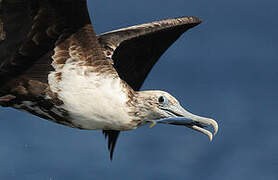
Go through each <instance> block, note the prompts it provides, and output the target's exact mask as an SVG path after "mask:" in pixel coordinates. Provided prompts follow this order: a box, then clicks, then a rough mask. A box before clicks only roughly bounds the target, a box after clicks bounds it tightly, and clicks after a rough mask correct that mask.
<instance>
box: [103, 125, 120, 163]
mask: <svg viewBox="0 0 278 180" xmlns="http://www.w3.org/2000/svg"><path fill="white" fill-rule="evenodd" d="M102 133H103V134H104V137H105V139H107V138H108V144H107V145H108V150H109V152H110V160H111V161H112V160H113V154H114V150H115V146H116V143H117V139H118V137H119V134H120V131H115V130H103V131H102Z"/></svg>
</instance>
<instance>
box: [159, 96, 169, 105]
mask: <svg viewBox="0 0 278 180" xmlns="http://www.w3.org/2000/svg"><path fill="white" fill-rule="evenodd" d="M158 102H159V103H160V104H167V103H168V99H167V98H166V97H164V96H160V97H159V98H158Z"/></svg>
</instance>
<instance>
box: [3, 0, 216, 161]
mask: <svg viewBox="0 0 278 180" xmlns="http://www.w3.org/2000/svg"><path fill="white" fill-rule="evenodd" d="M199 23H201V20H200V19H199V18H196V17H180V18H174V19H167V20H161V21H157V22H152V23H147V24H142V25H137V26H131V27H128V28H123V29H119V30H115V31H111V32H107V33H104V34H100V35H96V34H95V32H94V30H93V27H92V25H91V21H90V18H89V14H88V10H87V5H86V1H85V0H59V1H56V0H41V1H37V0H13V1H9V0H2V1H0V105H1V106H3V107H13V108H16V109H18V110H22V111H27V112H29V113H31V114H34V115H36V116H39V117H41V118H43V119H47V120H50V121H54V122H56V123H60V124H63V125H66V126H69V127H73V128H79V129H94V130H103V133H104V134H105V136H108V148H109V150H110V157H111V159H112V156H113V151H114V147H115V144H116V140H117V138H118V136H119V132H120V131H125V130H132V129H136V128H138V127H140V126H142V125H145V124H151V126H153V125H155V124H156V123H164V124H172V125H183V126H186V127H189V128H192V129H194V130H196V131H199V132H201V133H204V134H206V135H208V136H209V138H210V140H211V139H212V137H213V135H212V133H211V132H210V131H208V130H207V129H206V127H207V126H210V125H211V126H213V128H214V135H215V134H216V133H217V130H218V125H217V123H216V121H214V120H212V119H210V118H204V117H200V116H197V115H193V114H191V113H189V112H188V111H186V110H185V109H183V108H182V106H181V105H180V103H179V102H178V101H177V100H176V99H175V98H174V97H173V96H171V95H170V94H169V93H167V92H163V91H158V90H153V91H139V89H140V87H141V85H142V83H143V82H144V80H145V78H146V76H147V75H148V73H149V72H150V70H151V68H152V67H153V65H154V64H155V63H156V62H157V60H158V59H159V58H160V56H161V55H162V54H163V53H164V52H165V51H166V50H167V49H168V47H169V46H170V45H171V44H172V43H174V42H175V41H176V40H177V39H178V38H179V37H180V36H181V35H182V34H183V33H184V32H185V31H187V30H188V29H190V28H192V27H194V26H196V25H198V24H199Z"/></svg>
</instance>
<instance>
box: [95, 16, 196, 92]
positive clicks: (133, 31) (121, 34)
mask: <svg viewBox="0 0 278 180" xmlns="http://www.w3.org/2000/svg"><path fill="white" fill-rule="evenodd" d="M200 23H201V20H200V19H199V18H196V17H181V18H174V19H167V20H162V21H157V22H152V23H147V24H142V25H137V26H132V27H128V28H123V29H119V30H116V31H111V32H108V33H104V34H101V35H99V36H98V39H99V42H100V43H101V45H102V47H103V49H104V51H105V53H106V55H107V56H112V59H113V60H114V67H115V69H116V70H117V72H118V74H119V75H120V77H121V78H122V79H123V80H125V81H126V82H127V83H128V84H129V85H130V86H131V87H132V88H133V89H134V90H139V89H140V87H141V86H142V84H143V82H144V80H145V78H146V77H147V75H148V73H149V72H150V70H151V69H152V67H153V66H154V64H155V63H156V62H157V61H158V59H159V58H160V56H161V55H162V54H163V53H164V52H165V51H166V50H167V49H168V48H169V47H170V46H171V45H172V44H173V43H174V42H175V41H176V40H177V39H178V38H179V37H180V36H181V35H182V34H183V33H184V32H185V31H187V30H188V29H190V28H192V27H194V26H196V25H198V24H200Z"/></svg>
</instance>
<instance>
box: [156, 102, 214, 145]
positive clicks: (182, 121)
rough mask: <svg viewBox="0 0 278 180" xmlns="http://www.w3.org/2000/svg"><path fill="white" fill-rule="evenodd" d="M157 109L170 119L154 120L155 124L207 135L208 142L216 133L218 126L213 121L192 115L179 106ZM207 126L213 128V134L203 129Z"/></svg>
mask: <svg viewBox="0 0 278 180" xmlns="http://www.w3.org/2000/svg"><path fill="white" fill-rule="evenodd" d="M159 108H160V109H161V110H163V111H165V112H166V113H167V114H169V115H170V117H169V118H166V119H160V120H156V123H163V124H172V125H183V126H186V127H189V128H191V129H193V130H195V131H198V132H201V133H203V134H205V135H207V136H208V137H209V140H210V141H211V140H212V138H213V136H215V135H216V133H217V131H218V124H217V122H216V121H215V120H213V119H210V118H205V117H201V116H197V115H194V114H192V113H190V112H188V111H186V110H185V109H184V108H183V107H181V106H180V105H176V106H168V107H159ZM207 126H212V127H213V129H214V133H213V134H212V133H211V132H210V131H209V130H207V129H205V128H206V127H207Z"/></svg>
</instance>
